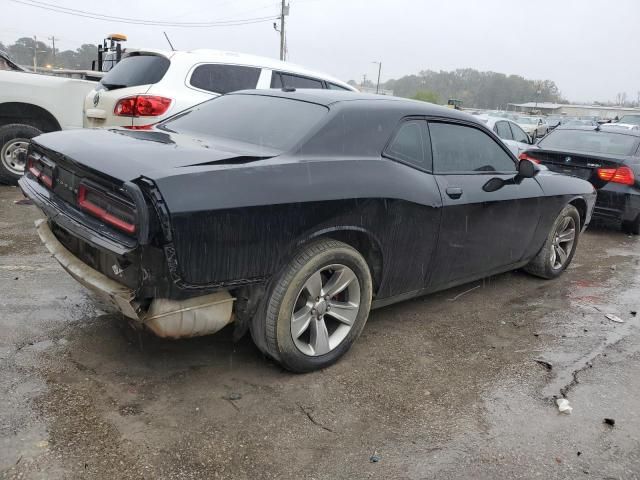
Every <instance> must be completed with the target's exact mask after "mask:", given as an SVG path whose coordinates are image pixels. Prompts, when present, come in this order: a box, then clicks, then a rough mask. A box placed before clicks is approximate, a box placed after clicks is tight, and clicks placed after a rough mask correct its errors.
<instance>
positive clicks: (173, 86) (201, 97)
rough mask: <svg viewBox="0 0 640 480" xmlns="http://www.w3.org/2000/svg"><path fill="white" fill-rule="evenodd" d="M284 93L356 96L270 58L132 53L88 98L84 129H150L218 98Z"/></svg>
mask: <svg viewBox="0 0 640 480" xmlns="http://www.w3.org/2000/svg"><path fill="white" fill-rule="evenodd" d="M283 87H293V88H330V89H338V90H356V89H355V88H353V87H352V86H350V85H348V84H347V83H344V82H342V81H340V80H338V79H335V78H332V77H330V76H328V75H324V74H322V73H318V72H312V71H310V70H307V69H305V68H303V67H298V66H295V65H292V64H289V63H286V62H280V61H278V60H272V59H270V58H265V57H257V56H253V55H245V54H240V53H233V52H223V51H217V50H193V51H189V52H167V51H159V50H136V51H127V53H126V54H125V56H124V58H123V59H122V60H121V61H120V62H119V63H118V64H117V65H116V66H115V67H114V68H113V69H112V70H110V71H109V72H108V73H107V74H106V75H105V76H104V77H103V78H102V80H101V81H100V83H99V84H98V86H97V87H96V88H95V89H94V90H92V91H91V92H89V94H88V95H87V97H86V98H85V102H84V115H83V119H84V120H83V125H84V126H85V127H107V126H121V127H125V128H133V129H136V128H145V127H146V126H147V125H151V124H153V123H156V122H158V121H160V120H162V119H163V118H166V117H169V116H171V115H173V114H175V113H177V112H180V111H182V110H184V109H186V108H189V107H192V106H193V105H197V104H198V103H201V102H204V101H205V100H209V99H210V98H213V97H216V96H218V95H222V94H225V93H229V92H233V91H236V90H245V89H254V88H257V89H267V88H278V89H280V88H283Z"/></svg>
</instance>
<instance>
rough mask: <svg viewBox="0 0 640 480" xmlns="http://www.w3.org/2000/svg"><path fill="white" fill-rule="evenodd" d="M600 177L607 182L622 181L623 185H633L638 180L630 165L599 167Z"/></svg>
mask: <svg viewBox="0 0 640 480" xmlns="http://www.w3.org/2000/svg"><path fill="white" fill-rule="evenodd" d="M598 177H599V178H600V180H604V181H605V182H613V183H621V184H622V185H633V184H634V183H635V182H636V179H635V176H634V174H633V170H631V169H630V168H629V167H624V166H623V167H618V168H599V169H598Z"/></svg>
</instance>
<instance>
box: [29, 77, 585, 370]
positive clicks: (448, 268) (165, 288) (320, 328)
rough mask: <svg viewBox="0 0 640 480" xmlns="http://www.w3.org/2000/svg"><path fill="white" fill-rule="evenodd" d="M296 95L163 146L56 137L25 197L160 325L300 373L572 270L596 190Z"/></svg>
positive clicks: (390, 109) (418, 129) (451, 113)
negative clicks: (382, 335)
mask: <svg viewBox="0 0 640 480" xmlns="http://www.w3.org/2000/svg"><path fill="white" fill-rule="evenodd" d="M290 90H291V89H287V91H278V90H271V91H264V90H263V91H258V90H254V91H244V92H238V93H235V94H228V95H223V96H221V97H219V98H216V99H214V100H211V101H209V102H205V103H202V104H200V105H198V106H196V107H194V108H192V109H190V110H187V111H186V112H183V113H181V114H180V115H176V116H174V117H172V118H169V119H168V120H166V121H163V122H160V123H159V124H157V125H156V126H155V127H154V128H152V129H151V130H149V131H145V130H124V129H90V130H82V131H74V132H59V133H54V134H48V135H42V136H40V137H38V138H37V139H35V140H34V141H33V142H32V145H31V149H30V153H29V159H28V162H29V171H28V173H27V174H26V175H25V177H23V178H22V179H21V180H20V185H21V187H22V189H23V191H24V192H25V194H26V195H27V196H28V197H29V198H31V199H32V200H33V201H34V203H35V204H36V205H37V206H38V207H39V208H40V209H41V210H42V211H43V213H44V215H45V216H46V221H42V222H39V223H38V227H37V229H38V232H39V234H40V236H41V238H42V240H43V241H44V243H45V245H46V246H47V248H48V249H49V250H50V251H51V252H52V254H53V256H54V257H55V258H56V259H57V260H58V261H59V262H60V263H61V264H62V266H63V267H64V268H65V269H66V270H68V271H69V272H70V273H71V274H72V275H73V277H74V278H76V279H77V280H79V281H80V282H81V283H83V284H84V285H86V286H88V287H89V288H92V289H94V290H97V291H99V292H101V293H102V294H103V295H105V296H106V297H108V298H109V299H110V300H111V301H112V302H113V303H114V305H116V306H117V308H119V309H120V310H121V311H122V312H123V313H124V314H125V315H126V316H128V317H130V318H131V319H132V320H133V321H134V322H136V324H137V325H139V326H140V327H147V328H149V329H150V330H152V331H154V332H156V333H157V334H159V335H161V336H167V337H185V336H195V335H203V334H208V333H213V332H215V331H217V330H219V329H221V328H222V327H224V326H225V325H227V324H228V323H230V322H231V321H233V320H234V319H235V322H237V323H236V329H237V333H238V334H242V333H243V332H245V331H246V330H247V329H250V331H251V334H252V337H253V339H254V341H255V343H256V345H257V346H258V347H259V348H260V349H261V350H262V351H263V352H265V353H266V354H267V355H269V356H271V357H272V358H274V359H275V360H276V361H278V362H279V363H281V364H282V365H283V366H284V367H286V368H288V369H290V370H293V371H299V372H302V371H310V370H315V369H318V368H323V367H326V366H328V365H330V364H332V363H333V362H335V361H336V360H337V359H338V358H340V357H341V356H342V355H343V354H344V353H345V352H347V350H348V349H349V348H350V346H351V345H352V344H353V342H354V341H355V340H356V339H357V337H358V336H359V334H360V332H361V331H362V329H363V327H364V325H365V322H366V321H367V318H368V316H369V310H370V309H371V308H372V307H373V308H375V307H381V306H384V305H388V304H391V303H394V302H398V301H401V300H405V299H408V298H411V297H415V296H418V295H422V294H425V293H429V292H434V291H437V290H442V289H445V288H449V287H451V286H454V285H459V284H463V283H466V282H469V281H472V280H476V279H479V278H482V277H485V276H487V275H493V274H497V273H500V272H505V271H508V270H512V269H516V268H525V270H527V271H528V272H530V273H532V274H534V275H537V276H540V277H542V278H555V277H558V276H559V275H560V274H561V273H562V272H563V271H564V270H565V269H566V268H567V266H568V265H569V263H570V262H571V259H572V257H573V255H574V252H575V251H576V246H577V244H578V238H579V235H580V232H581V231H582V230H583V229H584V228H585V226H586V225H587V224H588V223H589V220H590V218H591V213H592V209H593V204H594V202H595V192H594V189H593V187H592V186H591V185H590V184H589V183H588V182H585V181H583V180H580V179H577V178H572V177H567V176H562V175H556V174H553V173H551V172H548V171H546V169H545V171H540V170H539V168H540V167H539V166H537V165H535V164H533V163H532V162H529V161H526V160H524V161H520V162H518V161H517V159H516V158H515V157H514V156H513V154H512V153H511V152H510V151H509V149H508V148H507V147H506V146H505V145H504V143H503V142H502V141H500V139H499V138H498V137H497V136H496V135H495V134H494V133H493V132H491V131H490V130H489V129H488V128H487V127H486V126H485V125H484V124H483V123H482V122H480V121H478V120H476V119H474V118H473V117H472V116H471V115H468V114H466V113H462V112H459V111H456V110H453V109H448V108H445V107H439V106H434V105H431V104H428V103H424V102H416V101H411V100H405V99H399V98H393V97H382V96H378V95H363V94H359V93H353V92H347V91H339V92H338V91H327V90H298V91H290ZM232 312H234V313H235V315H232Z"/></svg>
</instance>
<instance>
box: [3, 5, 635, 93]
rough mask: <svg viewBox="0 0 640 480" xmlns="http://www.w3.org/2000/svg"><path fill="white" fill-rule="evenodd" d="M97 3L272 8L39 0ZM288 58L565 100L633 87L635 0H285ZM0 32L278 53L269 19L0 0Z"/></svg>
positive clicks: (348, 72)
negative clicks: (520, 79)
mask: <svg viewBox="0 0 640 480" xmlns="http://www.w3.org/2000/svg"><path fill="white" fill-rule="evenodd" d="M43 1H46V2H47V3H55V4H57V5H60V6H64V7H69V8H75V9H79V10H85V11H91V12H96V13H102V14H107V15H114V16H121V17H128V18H141V19H148V20H171V21H181V22H205V21H217V20H221V19H246V18H255V17H265V16H269V15H273V16H274V17H275V16H277V15H278V12H279V3H280V2H278V1H277V0H271V1H269V0H235V1H234V0H181V1H179V2H178V1H170V2H167V1H160V0H127V1H125V0H108V1H106V2H93V1H92V2H88V1H86V0H43ZM290 4H291V14H290V16H289V17H287V23H288V27H287V35H288V46H289V60H290V61H292V62H295V63H298V64H301V65H305V66H307V67H310V68H314V69H317V70H321V71H325V72H327V73H330V74H333V75H335V76H337V77H339V78H342V79H344V80H345V81H346V80H349V79H357V80H358V81H359V80H361V79H362V75H363V74H366V75H367V77H368V78H371V79H373V78H374V77H375V75H376V73H377V66H376V65H374V64H373V63H372V62H373V61H374V60H375V61H378V60H379V61H381V62H382V79H383V80H387V79H389V78H398V77H401V76H403V75H406V74H411V73H417V72H419V71H420V70H425V69H432V70H451V69H456V68H463V67H472V68H476V69H479V70H492V71H495V72H503V73H507V74H518V75H522V76H524V77H526V78H531V79H551V80H554V81H555V82H556V83H557V84H558V86H559V88H560V90H561V91H562V93H563V95H564V96H565V97H567V98H569V99H570V100H572V101H592V100H613V99H615V96H616V94H617V93H618V92H627V95H628V97H629V99H636V97H637V96H638V92H639V91H640V26H639V24H640V22H639V21H640V0H606V1H605V0H530V1H528V2H525V1H522V0H290ZM0 12H1V13H2V14H1V15H0V40H1V41H2V42H4V43H11V42H13V41H14V40H15V39H16V38H18V37H21V36H33V35H38V37H39V39H43V40H44V39H45V38H46V37H48V36H51V35H55V37H56V38H59V41H57V45H56V46H57V47H58V48H60V49H73V48H75V47H77V46H78V45H79V44H80V43H98V42H100V41H101V39H102V38H103V37H104V36H105V34H108V33H112V32H121V33H126V34H127V35H128V36H129V42H128V45H130V46H138V47H150V48H151V47H153V48H166V47H167V44H166V42H165V40H164V37H163V35H162V31H163V30H166V31H167V33H168V34H169V36H170V38H171V40H172V41H173V43H174V45H175V47H176V48H177V49H180V50H183V49H184V50H187V49H194V48H217V49H223V50H234V51H239V52H247V53H254V54H259V55H266V56H271V57H276V58H277V56H278V48H279V39H278V34H277V33H276V32H275V31H274V30H273V27H272V22H266V23H259V24H253V25H245V26H235V27H223V28H220V27H217V28H175V27H173V28H161V27H151V26H140V25H125V24H119V23H115V22H105V21H99V20H91V19H87V18H79V17H74V16H68V15H65V14H62V13H54V12H50V11H45V10H40V9H37V8H34V7H30V6H25V5H21V4H18V3H14V2H12V1H10V0H0Z"/></svg>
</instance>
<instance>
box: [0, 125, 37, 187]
mask: <svg viewBox="0 0 640 480" xmlns="http://www.w3.org/2000/svg"><path fill="white" fill-rule="evenodd" d="M41 133H42V132H41V131H40V130H38V129H37V128H35V127H32V126H31V125H23V124H20V123H12V124H10V125H5V126H3V127H0V182H2V183H7V184H10V185H15V184H16V183H17V182H18V180H19V179H20V177H22V175H23V174H24V168H25V162H26V157H27V149H28V147H29V142H30V141H31V139H32V138H33V137H37V136H38V135H40V134H41Z"/></svg>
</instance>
